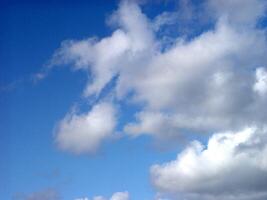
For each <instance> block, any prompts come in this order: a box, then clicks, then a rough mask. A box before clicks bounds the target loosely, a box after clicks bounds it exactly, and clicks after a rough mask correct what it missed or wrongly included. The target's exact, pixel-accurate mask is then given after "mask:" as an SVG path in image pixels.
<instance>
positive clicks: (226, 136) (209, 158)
mask: <svg viewBox="0 0 267 200" xmlns="http://www.w3.org/2000/svg"><path fill="white" fill-rule="evenodd" d="M266 139H267V128H266V127H264V128H256V127H249V128H245V129H243V130H241V131H239V132H224V133H216V134H214V135H213V136H212V137H211V138H210V139H209V141H208V144H207V146H204V145H203V144H201V143H200V142H198V141H194V142H192V143H191V145H189V146H188V147H187V148H186V149H185V150H183V151H182V152H181V153H179V155H178V156H177V158H176V160H174V161H171V162H168V163H164V164H162V165H154V166H152V167H151V171H150V172H151V177H152V182H153V184H154V185H155V187H156V188H158V189H159V190H160V191H162V192H163V193H168V194H173V195H174V196H176V197H183V198H185V199H188V200H190V199H201V200H209V199H218V200H221V199H222V200H228V199H235V200H239V199H251V200H254V199H257V197H260V199H265V198H266V197H267V191H266V185H267V156H266V155H267V140H266Z"/></svg>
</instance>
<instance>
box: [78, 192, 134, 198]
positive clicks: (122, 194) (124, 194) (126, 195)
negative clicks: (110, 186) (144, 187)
mask: <svg viewBox="0 0 267 200" xmlns="http://www.w3.org/2000/svg"><path fill="white" fill-rule="evenodd" d="M77 200H89V198H87V197H86V198H80V199H77ZM92 200H107V198H105V197H103V196H95V197H93V198H92ZM109 200H130V195H129V192H127V191H124V192H115V193H114V194H112V196H111V197H110V198H109Z"/></svg>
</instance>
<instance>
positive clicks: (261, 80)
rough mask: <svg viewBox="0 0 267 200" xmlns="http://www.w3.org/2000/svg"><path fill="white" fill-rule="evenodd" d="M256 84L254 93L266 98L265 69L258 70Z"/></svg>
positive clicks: (266, 75) (266, 77)
mask: <svg viewBox="0 0 267 200" xmlns="http://www.w3.org/2000/svg"><path fill="white" fill-rule="evenodd" d="M255 76H256V82H255V84H254V87H253V89H254V91H256V92H257V93H258V94H259V95H261V96H264V95H265V94H266V92H267V71H266V69H265V68H257V69H256V74H255Z"/></svg>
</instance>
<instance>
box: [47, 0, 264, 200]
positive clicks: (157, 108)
mask: <svg viewBox="0 0 267 200" xmlns="http://www.w3.org/2000/svg"><path fill="white" fill-rule="evenodd" d="M203 6H204V7H205V10H204V11H203V14H205V15H208V16H211V17H212V19H213V20H214V23H213V26H211V27H210V28H209V29H207V28H205V27H200V29H201V28H202V32H201V33H200V34H195V36H194V37H184V36H177V37H176V38H174V39H172V41H171V44H170V43H168V44H166V41H165V40H164V38H161V37H159V36H160V34H159V35H158V31H161V27H162V26H164V24H167V25H171V24H172V22H173V21H174V20H176V19H179V18H176V17H177V16H176V15H175V14H174V15H169V14H162V15H160V16H158V17H155V19H149V18H147V17H146V16H145V15H144V14H143V13H142V10H141V8H140V7H139V6H138V5H137V4H136V3H134V1H122V2H121V3H120V5H119V8H118V10H117V11H115V12H114V13H113V14H112V16H111V17H110V19H109V21H110V23H112V24H113V25H115V27H116V29H115V30H114V32H113V33H112V34H111V35H110V36H107V37H105V38H101V39H99V38H88V39H85V40H80V41H78V40H76V41H75V40H69V41H65V42H63V43H62V45H61V47H60V48H59V49H58V50H57V51H56V53H55V55H54V57H53V59H52V61H51V66H55V65H61V64H71V66H72V67H73V68H74V69H75V70H84V71H86V72H87V73H88V74H89V75H90V80H88V83H87V85H86V87H85V90H84V96H85V97H87V98H90V97H99V94H100V93H101V91H103V89H104V88H105V87H106V86H107V85H108V84H109V83H110V82H111V81H112V80H114V77H116V81H114V88H113V89H112V91H111V92H112V97H113V104H115V103H118V102H123V101H127V102H130V104H128V105H129V106H131V104H135V105H140V106H141V111H138V113H135V116H136V118H135V120H134V121H131V122H128V123H127V124H125V126H124V128H123V131H124V133H126V134H129V135H131V136H139V135H142V134H149V135H152V136H155V137H157V138H160V139H165V138H171V139H172V138H177V136H179V135H181V134H185V133H199V132H201V133H211V132H215V134H214V135H213V136H212V137H211V138H210V139H209V141H208V144H207V146H206V147H205V146H204V145H203V144H201V143H200V142H198V141H195V142H193V143H192V144H191V145H190V146H188V147H187V148H186V149H185V150H184V151H183V152H182V153H180V154H179V155H178V157H177V159H176V160H174V161H171V162H169V163H166V164H162V165H154V166H153V167H152V168H151V176H152V181H153V183H154V185H155V187H156V188H157V189H158V190H159V191H161V192H162V193H168V194H170V195H174V197H173V196H171V198H177V199H179V198H185V199H188V200H191V199H192V200H194V199H200V200H213V199H219V200H231V199H235V200H246V199H250V200H263V199H266V197H267V196H266V195H267V192H266V191H267V190H266V185H267V182H266V180H267V176H266V174H267V173H266V172H267V170H266V169H267V167H266V153H267V152H266V149H267V148H266V142H267V141H266V132H267V131H266V128H265V125H266V120H267V112H266V111H265V110H266V105H267V81H266V80H267V78H266V77H267V75H266V74H267V58H266V55H267V42H266V30H265V29H263V28H260V26H257V25H258V22H259V19H260V18H261V17H263V16H264V14H265V12H266V2H264V1H263V0H255V1H250V0H244V1H243V0H236V1H232V0H225V1H221V0H214V1H209V0H207V1H205V3H204V4H203ZM187 7H188V6H187ZM188 8H189V7H188ZM188 12H189V11H188ZM192 12H193V11H192ZM214 13H216V14H214ZM189 20H190V17H189ZM192 35H194V34H192ZM116 112H118V111H116V110H115V108H114V106H112V104H106V103H104V104H102V103H100V104H98V105H95V106H94V107H93V108H92V110H91V111H89V112H88V113H85V114H77V113H70V114H68V115H67V116H66V117H65V118H64V119H63V120H62V121H61V122H60V123H59V126H58V129H57V134H56V141H57V143H58V145H59V146H60V148H62V149H63V150H68V151H72V152H75V153H82V152H92V151H95V150H96V149H97V147H98V146H99V145H100V143H101V142H102V141H103V140H104V139H106V138H108V137H110V136H111V135H112V132H113V131H114V129H115V125H116V117H115V116H116ZM244 127H250V128H244ZM229 130H230V131H229ZM236 130H241V131H239V132H236ZM119 197H120V195H118V197H116V196H115V197H114V198H113V197H111V199H112V198H113V200H115V199H119ZM95 198H98V199H101V198H102V199H103V198H104V197H95ZM125 198H126V197H125ZM127 198H128V197H127ZM127 198H126V199H127ZM159 198H161V197H159Z"/></svg>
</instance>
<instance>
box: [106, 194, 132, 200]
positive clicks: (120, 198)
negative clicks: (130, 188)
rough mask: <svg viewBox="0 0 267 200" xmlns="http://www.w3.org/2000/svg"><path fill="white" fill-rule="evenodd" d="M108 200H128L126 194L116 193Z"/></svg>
mask: <svg viewBox="0 0 267 200" xmlns="http://www.w3.org/2000/svg"><path fill="white" fill-rule="evenodd" d="M110 200H129V193H128V192H116V193H114V194H113V195H112V197H111V198H110Z"/></svg>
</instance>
